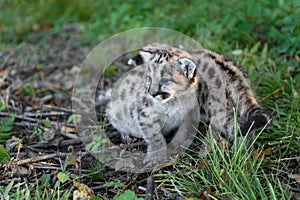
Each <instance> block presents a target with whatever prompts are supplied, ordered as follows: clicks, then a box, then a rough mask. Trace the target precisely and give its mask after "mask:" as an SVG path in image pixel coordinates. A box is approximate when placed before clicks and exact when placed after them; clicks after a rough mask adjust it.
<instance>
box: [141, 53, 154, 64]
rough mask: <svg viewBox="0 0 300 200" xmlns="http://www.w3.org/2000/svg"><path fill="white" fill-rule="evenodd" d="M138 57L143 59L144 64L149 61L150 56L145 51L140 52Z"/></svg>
mask: <svg viewBox="0 0 300 200" xmlns="http://www.w3.org/2000/svg"><path fill="white" fill-rule="evenodd" d="M140 55H141V57H142V58H143V61H144V63H146V62H149V61H150V59H151V55H152V54H151V53H149V52H147V51H140Z"/></svg>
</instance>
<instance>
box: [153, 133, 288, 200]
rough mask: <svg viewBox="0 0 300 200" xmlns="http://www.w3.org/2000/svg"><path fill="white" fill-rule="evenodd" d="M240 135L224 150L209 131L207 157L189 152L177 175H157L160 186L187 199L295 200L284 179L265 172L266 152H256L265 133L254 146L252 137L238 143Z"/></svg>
mask: <svg viewBox="0 0 300 200" xmlns="http://www.w3.org/2000/svg"><path fill="white" fill-rule="evenodd" d="M237 132H238V131H237V130H236V131H235V142H234V144H233V145H232V147H231V148H228V147H226V146H221V145H220V142H218V141H217V140H216V139H215V138H214V136H213V134H212V132H211V131H210V135H209V136H207V137H209V138H207V139H206V140H205V141H206V142H204V145H205V146H206V147H207V148H208V149H210V151H209V152H208V154H207V155H206V156H205V157H201V156H195V155H200V154H201V153H200V152H199V151H193V150H190V151H187V152H186V154H185V156H184V159H181V160H177V161H175V163H176V164H175V165H174V169H175V170H174V171H175V172H174V171H173V172H172V173H167V174H157V175H155V176H157V177H159V178H160V179H158V180H159V181H157V182H158V183H160V185H163V186H164V187H168V188H169V189H170V190H172V191H174V192H175V193H176V192H178V193H179V194H180V195H183V196H186V197H197V198H199V197H201V195H203V194H204V193H207V195H209V197H210V198H211V199H247V200H248V199H250V200H256V199H292V196H291V193H288V192H287V191H288V190H287V186H286V183H284V182H282V179H283V177H281V175H279V174H278V173H273V174H268V173H267V172H265V169H264V167H263V165H264V164H263V163H264V162H265V158H264V157H265V152H264V151H263V149H264V148H263V147H261V148H259V149H256V148H254V144H255V142H256V140H257V138H259V136H260V134H261V133H262V132H260V133H259V134H257V136H256V137H255V139H254V140H253V141H252V143H251V144H249V143H248V141H249V137H250V135H246V136H245V138H243V139H240V140H239V139H238V138H237V137H236V136H237ZM199 140H201V141H202V142H203V139H199ZM238 141H240V142H238ZM202 149H203V148H202ZM277 162H278V161H277ZM277 164H279V163H277ZM289 181H291V180H289ZM289 181H288V182H289Z"/></svg>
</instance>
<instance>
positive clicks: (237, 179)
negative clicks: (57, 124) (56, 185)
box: [0, 0, 300, 199]
mask: <svg viewBox="0 0 300 200" xmlns="http://www.w3.org/2000/svg"><path fill="white" fill-rule="evenodd" d="M0 9H1V12H0V51H6V50H9V49H11V48H19V49H22V48H26V42H27V41H28V40H35V38H36V37H38V36H46V35H48V34H50V33H61V30H62V27H64V26H65V25H66V24H70V23H77V24H78V25H79V34H80V35H81V38H80V39H79V41H78V43H79V44H84V45H86V46H87V47H89V48H92V47H93V46H95V45H96V44H97V43H98V42H99V41H101V40H103V39H105V38H107V37H110V36H111V35H113V34H116V33H119V32H121V31H125V30H128V29H131V28H138V27H148V26H156V27H166V28H170V29H174V30H177V31H180V32H182V33H184V34H187V35H189V36H191V37H193V38H194V39H196V40H197V41H199V43H200V44H202V46H203V47H205V48H208V49H211V50H214V51H217V52H221V53H224V54H225V55H226V56H228V57H230V58H232V59H233V60H235V61H236V62H237V63H239V64H240V65H241V66H242V67H243V68H244V69H245V71H247V72H248V75H249V77H250V79H251V81H252V82H253V86H254V88H255V90H256V93H257V96H258V99H259V100H260V102H261V104H262V105H263V106H264V108H265V109H266V110H269V111H270V112H271V113H272V114H273V116H274V117H273V124H272V126H270V127H268V128H267V129H266V130H264V131H263V132H262V133H260V134H259V137H258V138H257V139H256V142H255V144H254V145H253V148H254V151H256V152H260V151H261V152H262V153H264V154H265V155H264V157H263V159H261V158H260V157H257V156H255V155H254V154H253V153H251V152H248V153H247V154H242V153H241V152H242V151H238V149H234V150H232V151H226V150H224V149H222V148H220V147H219V146H218V145H217V144H216V143H212V144H211V145H212V146H211V147H212V149H213V151H212V152H211V153H210V154H209V156H208V157H207V158H206V160H205V163H206V166H205V168H204V169H201V170H200V169H198V168H197V167H198V166H197V165H196V164H197V163H198V162H199V160H198V158H197V157H191V156H186V159H183V160H181V161H178V163H177V164H176V165H175V172H174V173H175V174H173V175H170V176H168V177H167V178H166V179H165V181H166V182H165V184H166V183H167V182H168V181H170V182H171V183H173V184H175V186H176V187H177V189H178V190H180V191H182V192H186V193H192V194H193V195H194V196H197V195H196V194H199V192H201V191H210V194H211V195H212V196H213V197H214V198H218V197H220V196H223V197H224V196H225V197H231V198H232V199H255V198H254V197H257V196H258V195H259V197H260V198H261V199H268V198H271V199H276V198H279V199H280V198H281V199H288V198H289V195H288V194H287V193H286V191H287V190H288V189H287V188H286V185H288V184H290V183H293V182H294V183H295V182H296V181H295V180H293V179H290V178H288V175H289V174H295V173H298V172H297V171H295V169H294V168H292V167H289V166H290V164H291V163H292V162H295V161H297V159H298V160H299V157H300V154H299V152H300V144H299V143H300V142H299V141H300V114H299V113H300V90H299V88H300V45H299V44H300V37H299V35H300V20H299V19H300V3H299V1H298V0H290V1H285V0H278V1H264V0H259V1H251V0H247V1H238V0H230V1H221V0H217V1H213V2H212V1H204V0H203V1H200V0H198V1H197V0H193V1H180V0H175V1H173V2H172V3H168V2H167V1H159V0H154V1H147V2H142V1H134V0H130V1H126V2H124V1H121V0H112V1H106V0H101V1H92V0H88V1H80V0H75V1H72V3H70V2H69V1H59V0H49V1H46V0H40V1H20V0H16V1H0ZM39 45H43V44H39ZM235 50H241V51H239V52H240V53H239V54H238V55H236V54H232V52H233V51H235ZM24 51H25V50H24ZM2 62H3V61H2V60H0V65H1V63H2ZM269 149H271V153H266V150H269ZM192 163H196V164H194V165H193V164H192ZM182 174H184V175H185V176H184V177H183V176H182ZM170 182H169V183H170ZM296 183H297V182H296ZM14 184H16V183H14ZM173 184H171V186H172V187H173V189H174V188H175V187H174V185H173ZM298 184H299V183H298ZM171 186H170V187H171ZM22 189H24V187H22ZM28 189H29V186H26V187H25V190H21V189H18V190H17V191H19V192H20V193H17V195H20V196H22V195H23V196H24V195H25V194H27V192H28ZM0 190H1V193H2V194H3V193H4V192H5V191H6V190H7V191H10V188H9V186H6V188H3V187H1V189H0Z"/></svg>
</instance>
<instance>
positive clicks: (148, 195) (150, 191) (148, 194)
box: [145, 176, 154, 200]
mask: <svg viewBox="0 0 300 200" xmlns="http://www.w3.org/2000/svg"><path fill="white" fill-rule="evenodd" d="M153 191H154V178H153V177H152V176H149V177H148V178H147V190H146V195H145V200H151V199H153Z"/></svg>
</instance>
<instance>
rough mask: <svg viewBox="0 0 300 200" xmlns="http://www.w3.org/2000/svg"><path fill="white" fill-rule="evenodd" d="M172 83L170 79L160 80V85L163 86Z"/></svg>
mask: <svg viewBox="0 0 300 200" xmlns="http://www.w3.org/2000/svg"><path fill="white" fill-rule="evenodd" d="M169 81H170V79H168V78H162V79H160V83H161V84H166V83H168V82H169Z"/></svg>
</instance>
